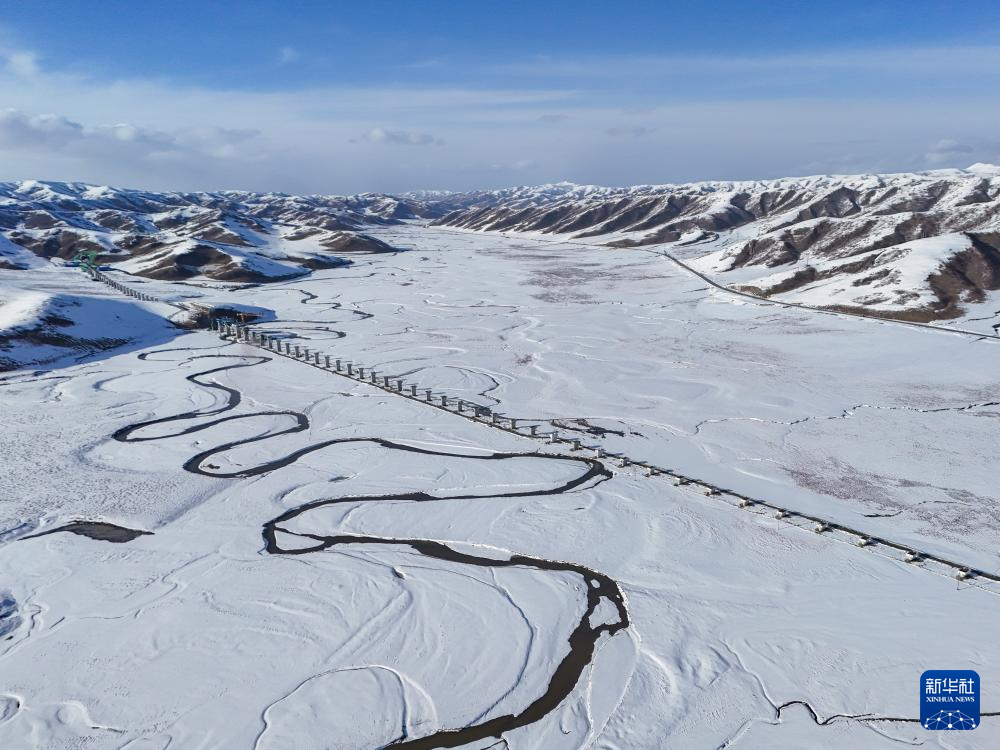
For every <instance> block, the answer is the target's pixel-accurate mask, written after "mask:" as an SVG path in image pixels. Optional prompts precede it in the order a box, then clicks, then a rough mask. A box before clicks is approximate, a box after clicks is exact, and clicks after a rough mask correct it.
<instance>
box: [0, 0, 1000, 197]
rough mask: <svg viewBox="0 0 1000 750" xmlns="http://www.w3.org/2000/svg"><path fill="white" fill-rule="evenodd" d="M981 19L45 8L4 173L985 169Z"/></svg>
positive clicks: (457, 179)
mask: <svg viewBox="0 0 1000 750" xmlns="http://www.w3.org/2000/svg"><path fill="white" fill-rule="evenodd" d="M998 35H1000V4H998V3H996V2H982V1H980V0H968V1H966V2H962V3H952V2H943V1H942V2H929V1H928V0H912V1H911V2H881V3H880V2H854V1H853V0H848V1H844V2H839V3H837V4H829V3H812V2H780V1H772V2H767V3H763V2H762V3H754V4H749V3H745V2H728V0H723V1H717V2H692V1H689V2H636V1H633V2H628V3H622V4H617V5H614V4H609V3H606V2H600V3H599V2H585V1H583V0H578V1H577V2H573V3H570V2H544V3H543V2H534V3H528V2H509V1H508V2H503V3H500V2H490V3H487V2H478V3H453V2H421V3H402V2H372V1H371V0H370V1H369V2H367V3H364V4H361V3H339V2H294V1H293V0H287V1H286V2H270V1H267V2H259V1H258V2H253V3H247V2H241V3H236V2H227V1H224V0H217V1H216V2H213V3H205V2H203V1H202V2H189V1H187V0H173V1H172V2H169V3H168V2H151V3H135V2H121V1H118V0H103V1H102V2H100V3H82V2H80V3H77V2H66V0H63V1H62V2H52V1H51V0H35V2H32V3H16V4H9V5H6V7H5V8H4V14H3V16H2V18H0V156H2V157H3V161H4V163H5V165H6V167H7V169H6V170H4V171H5V174H3V176H2V179H17V178H28V177H34V178H41V179H70V180H85V181H91V182H110V183H115V184H124V185H134V186H138V187H152V188H176V189H215V188H248V189H257V190H268V189H272V190H283V191H289V192H328V193H330V192H355V191H362V190H379V191H400V190H406V189H418V188H450V189H467V188H474V187H493V186H500V185H509V184H523V183H539V182H552V181H558V180H562V179H568V180H573V181H576V182H593V183H602V184H630V183H650V182H658V183H659V182H676V181H686V180H694V179H745V178H758V177H759V178H766V177H776V176H782V175H789V174H804V173H817V172H858V171H901V170H916V169H928V168H940V167H948V166H967V165H968V164H970V163H972V162H974V161H983V160H985V161H991V160H992V161H1000V133H997V128H996V126H995V123H996V122H997V115H998V114H1000V112H998V110H1000V102H998V101H997V97H996V95H995V92H996V91H998V90H1000V36H998Z"/></svg>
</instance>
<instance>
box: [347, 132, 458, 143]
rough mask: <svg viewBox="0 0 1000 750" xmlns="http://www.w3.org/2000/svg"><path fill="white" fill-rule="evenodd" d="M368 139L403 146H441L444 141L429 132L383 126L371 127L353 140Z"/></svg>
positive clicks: (372, 141)
mask: <svg viewBox="0 0 1000 750" xmlns="http://www.w3.org/2000/svg"><path fill="white" fill-rule="evenodd" d="M358 140H360V141H368V142H369V143H397V144H402V145H405V146H443V145H444V141H442V140H441V139H440V138H436V137H434V136H433V135H431V134H430V133H417V132H414V131H411V130H386V129H385V128H372V129H371V130H369V131H368V132H367V133H365V134H364V135H362V136H361V137H360V138H357V139H355V141H358Z"/></svg>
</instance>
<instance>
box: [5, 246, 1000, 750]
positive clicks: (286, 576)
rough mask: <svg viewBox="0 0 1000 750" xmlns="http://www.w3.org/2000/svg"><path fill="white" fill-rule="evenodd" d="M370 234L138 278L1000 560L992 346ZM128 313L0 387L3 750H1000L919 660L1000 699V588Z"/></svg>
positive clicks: (606, 265) (666, 268)
mask: <svg viewBox="0 0 1000 750" xmlns="http://www.w3.org/2000/svg"><path fill="white" fill-rule="evenodd" d="M372 235H373V236H375V237H377V238H378V239H380V240H382V241H384V242H386V243H387V244H388V245H391V246H393V247H403V248H408V250H407V251H406V252H400V253H395V254H380V255H374V256H369V257H367V258H365V259H363V260H360V259H359V260H358V261H356V262H355V263H354V265H353V266H351V267H347V268H337V269H330V270H324V271H318V272H316V273H314V274H313V275H312V276H309V277H305V278H299V279H293V280H289V281H285V282H280V283H275V284H270V285H264V286H256V287H233V286H230V285H221V284H216V283H211V282H205V283H201V282H199V284H200V285H198V284H183V283H179V282H169V281H149V280H145V279H139V278H129V277H126V276H124V275H121V274H118V275H115V277H116V278H118V279H119V280H121V281H123V282H125V283H127V284H129V285H131V286H133V287H134V288H136V289H140V290H141V291H143V292H144V293H146V294H149V295H152V296H154V297H157V298H159V299H162V300H166V301H170V302H175V303H176V302H181V301H188V302H190V301H198V302H202V303H205V304H212V305H222V304H226V305H231V306H246V309H249V307H253V308H256V309H259V310H265V311H269V313H268V314H266V315H265V316H264V317H262V318H261V319H260V322H258V323H256V324H255V325H254V328H256V329H258V330H261V331H265V332H266V331H270V332H272V333H278V332H280V333H281V335H283V336H286V337H294V338H292V340H293V341H294V342H296V343H299V344H304V345H307V346H310V347H311V348H313V349H314V350H318V351H321V352H326V353H328V354H331V355H334V356H336V357H341V358H343V359H344V360H345V361H352V362H360V363H364V364H365V365H366V366H371V367H375V368H376V369H377V370H378V371H379V372H380V373H383V374H388V375H394V376H398V377H401V378H405V379H407V381H410V382H419V383H421V384H422V385H423V386H425V387H426V388H431V389H433V390H434V392H435V393H438V394H444V395H446V396H449V397H454V398H458V399H466V400H468V401H470V402H475V403H479V404H481V405H484V406H489V407H491V408H493V409H494V410H495V411H498V412H500V413H504V414H509V415H511V416H514V417H518V418H521V419H525V420H532V421H534V422H536V423H538V424H543V425H552V426H554V427H555V428H557V429H559V430H560V431H561V432H562V433H563V434H565V435H569V436H572V435H576V436H578V437H579V438H580V439H581V440H582V441H583V442H584V443H586V444H591V443H594V442H600V443H601V444H602V445H604V446H605V447H606V448H607V449H608V450H609V451H613V452H622V453H626V454H628V455H630V456H632V457H633V458H636V459H642V460H647V461H651V462H653V463H656V464H658V465H663V466H668V467H671V468H673V469H676V470H677V471H678V472H682V473H684V474H686V475H690V476H695V477H699V478H701V479H704V480H706V481H710V482H712V483H714V484H716V485H719V486H723V487H729V488H732V489H734V490H738V491H740V492H743V493H745V494H747V495H751V496H754V497H759V498H761V499H766V500H769V501H774V502H777V503H780V504H782V505H783V506H786V507H789V508H792V509H795V510H798V511H801V512H803V513H811V514H815V515H818V516H822V517H824V518H829V519H831V520H834V521H837V522H841V523H844V524H846V525H849V526H851V527H854V528H858V529H862V530H865V531H867V532H868V533H871V534H873V535H879V536H882V537H885V538H889V539H893V540H896V541H899V542H900V543H903V544H907V545H912V546H914V547H918V548H920V549H924V550H927V551H928V552H932V553H934V554H940V555H942V556H944V557H948V558H950V559H956V560H960V561H962V562H964V563H967V564H969V565H973V566H975V567H978V568H981V569H983V570H987V571H996V570H997V568H998V558H997V549H998V542H1000V511H998V506H997V502H998V499H1000V498H998V496H997V490H996V482H995V481H993V478H992V477H993V475H994V471H993V470H992V468H993V467H992V464H993V452H994V448H995V446H996V445H997V442H998V437H1000V422H998V420H997V417H998V416H1000V408H998V406H997V402H1000V395H998V394H997V389H996V377H995V373H996V372H998V371H1000V343H998V342H995V341H991V340H987V339H983V338H977V337H974V336H964V335H961V334H957V333H948V332H938V331H932V330H921V329H917V328H911V327H904V326H900V325H896V324H893V323H889V322H880V321H876V320H866V319H856V318H851V317H835V316H830V315H825V314H819V313H813V312H811V311H808V310H796V309H787V308H783V307H779V306H774V305H768V304H756V303H753V302H752V301H749V300H747V299H743V298H739V297H735V296H733V295H730V294H727V293H726V292H724V291H721V290H718V289H714V288H711V287H707V286H706V285H705V284H704V282H702V281H701V280H700V279H699V278H697V277H695V276H692V275H691V274H689V273H687V272H686V271H685V270H684V269H682V268H679V267H677V266H676V265H674V264H671V263H669V262H668V261H666V260H665V259H664V258H662V257H659V256H657V255H655V254H651V253H647V252H643V251H641V250H634V249H631V250H630V249H617V250H613V249H608V248H601V247H584V246H579V245H573V244H560V243H558V242H541V241H537V240H532V239H525V238H517V237H503V236H499V235H482V234H474V233H464V232H456V231H453V230H446V229H432V228H425V227H417V226H404V227H393V228H381V229H377V230H373V231H372ZM0 273H3V274H4V275H3V276H2V277H0V283H2V284H3V287H2V288H3V290H4V294H5V295H8V296H10V297H11V298H12V299H17V298H20V297H24V296H30V295H35V296H36V297H37V296H38V295H53V294H58V295H62V297H61V298H63V299H66V298H71V299H72V300H82V302H80V303H78V304H77V303H74V306H73V308H72V309H77V310H86V309H90V307H88V305H90V306H91V307H93V306H94V305H91V302H92V301H94V302H100V303H101V304H100V305H97V309H100V310H104V309H111V310H112V312H111V313H109V315H110V317H109V322H108V323H107V327H108V328H110V329H113V328H114V326H115V325H116V324H115V323H114V319H115V316H118V315H119V313H118V312H117V308H109V305H110V304H111V302H114V303H115V304H119V305H121V306H123V307H127V308H132V309H134V311H135V313H136V315H137V316H138V315H142V316H147V317H148V318H150V319H151V320H156V319H157V316H163V315H167V314H172V313H171V311H172V310H173V308H169V307H168V305H164V304H162V303H141V304H140V303H130V302H129V303H126V302H122V301H121V300H123V299H124V298H122V297H120V296H119V295H117V294H115V293H114V292H112V291H111V290H109V289H108V288H107V287H105V286H103V285H99V284H95V283H93V282H90V281H87V280H86V279H84V278H82V277H79V273H78V272H76V273H74V272H73V271H71V270H69V269H45V270H41V271H35V270H29V271H17V272H0ZM113 275H114V274H113ZM65 314H69V313H65ZM124 317H126V318H127V317H128V313H126V314H125V315H124ZM91 324H93V321H91ZM134 328H135V325H134V322H133V323H132V325H131V327H130V328H129V336H130V337H131V338H130V341H131V343H130V344H127V345H124V346H120V347H119V348H112V349H108V350H107V351H98V352H96V353H95V352H94V351H88V352H83V353H75V356H76V355H79V356H77V359H76V360H74V359H73V358H69V357H66V358H64V359H62V360H57V361H54V362H52V363H51V364H50V365H47V369H45V370H39V371H37V372H36V371H30V370H23V369H22V370H16V371H13V372H9V373H6V374H5V375H4V376H3V379H2V380H0V404H2V409H3V415H4V427H5V430H4V431H3V434H2V437H0V440H2V447H3V450H4V453H3V455H4V459H3V460H4V468H5V470H6V471H5V474H6V475H7V476H9V477H10V479H9V480H7V481H5V483H4V488H3V490H2V492H3V495H2V497H0V530H2V535H0V747H4V748H8V747H10V748H35V747H39V748H77V747H87V748H116V749H118V748H129V749H130V750H140V749H141V750H165V749H166V748H168V747H170V748H256V749H259V750H277V749H278V748H281V749H288V750H291V749H292V748H296V749H297V748H338V749H339V748H345V749H346V748H366V749H367V748H381V747H408V748H437V747H463V748H470V749H471V748H476V749H480V750H485V748H491V747H495V748H504V747H508V748H539V749H541V750H549V749H550V748H552V749H555V750H561V749H562V748H567V749H569V748H584V747H593V748H601V749H603V750H625V749H626V748H668V747H670V748H673V747H676V748H702V747H706V748H717V747H727V748H741V747H743V748H760V747H767V748H784V747H787V748H801V747H810V748H812V747H831V748H836V747H848V746H850V747H861V748H869V747H871V748H881V747H893V746H898V745H900V744H909V745H922V746H930V747H949V748H951V747H968V748H974V747H990V746H995V745H997V744H998V743H1000V717H986V718H984V721H983V723H982V725H981V726H980V727H979V728H977V729H976V730H975V731H974V732H962V733H948V734H947V735H943V734H942V733H935V732H928V731H925V730H923V729H922V728H921V727H920V726H919V724H918V723H915V721H914V719H915V718H916V717H917V715H918V712H919V709H918V705H917V699H916V696H917V689H918V684H919V683H918V681H919V677H920V674H921V673H922V672H923V671H924V670H927V669H976V670H978V671H979V672H980V674H981V676H982V677H983V710H984V711H986V712H995V711H997V710H1000V697H998V695H997V692H996V687H995V686H996V684H997V681H996V675H995V673H994V670H995V665H996V664H998V663H1000V644H998V643H997V641H996V638H995V634H996V632H997V627H998V624H1000V597H998V596H997V595H996V593H994V590H992V589H991V588H990V587H980V586H977V585H976V584H975V582H974V581H971V582H970V581H965V582H960V581H956V580H954V579H952V578H948V577H944V576H941V575H936V574H934V572H933V571H931V570H928V569H926V568H925V567H923V566H921V565H913V564H906V563H903V562H900V561H897V560H892V559H888V558H886V557H884V556H881V555H878V554H872V553H871V552H870V551H868V550H866V549H859V548H856V547H854V546H850V545H847V544H842V543H838V542H837V541H836V540H835V539H834V538H832V537H830V536H828V535H823V534H813V533H810V532H808V531H803V530H801V529H799V528H796V527H794V526H790V525H788V524H785V523H781V522H779V521H777V520H776V519H774V518H771V517H769V516H765V515H759V514H754V513H748V512H746V511H745V510H741V509H737V508H734V507H732V506H730V505H727V504H724V503H720V502H718V501H716V500H714V499H712V498H706V497H703V496H701V495H698V494H696V493H692V492H690V491H688V490H686V489H684V488H683V487H674V486H672V485H671V484H670V483H668V482H665V481H659V480H652V479H648V478H646V477H644V476H642V475H641V473H640V472H636V471H634V470H629V469H621V468H620V467H618V466H617V465H615V464H614V463H613V462H610V461H607V460H605V459H601V458H598V457H594V456H591V455H590V454H584V453H583V452H573V451H569V450H568V449H567V448H565V447H563V446H551V447H549V446H546V445H545V444H543V443H540V442H539V441H537V440H531V439H529V438H527V437H524V436H517V435H515V434H511V433H508V432H503V431H499V430H495V429H492V428H490V427H488V426H486V425H483V424H478V423H475V422H472V421H469V420H467V419H463V418H461V417H459V416H457V415H455V414H451V413H448V412H446V411H443V410H441V409H435V408H431V407H429V406H427V405H425V404H421V403H419V401H415V400H410V399H403V398H400V397H399V396H398V395H393V394H391V393H388V392H386V391H384V390H380V389H376V388H373V387H371V386H369V385H365V384H363V383H359V382H356V381H353V380H349V379H347V378H343V377H338V376H336V375H333V374H331V373H327V372H323V371H321V370H319V369H316V368H313V367H309V366H307V365H305V364H304V363H301V362H295V361H292V360H290V359H287V358H282V357H275V356H272V355H268V354H267V353H266V352H263V351H262V350H261V349H259V348H257V347H252V346H249V345H246V344H241V343H232V342H229V341H223V340H220V339H219V338H218V336H217V335H214V334H211V333H208V332H204V331H200V332H181V331H176V332H174V333H171V332H169V330H168V329H167V328H166V327H163V326H155V327H153V326H151V328H150V331H149V336H148V339H147V340H143V338H142V335H141V334H138V335H137V334H135V332H134ZM104 335H105V336H106V337H111V338H113V337H114V332H113V330H108V331H106V332H105V333H104ZM79 521H90V522H94V523H92V524H91V525H90V526H80V525H79V524H77V525H76V526H73V527H71V528H70V529H69V530H68V531H72V532H74V533H68V531H59V529H60V528H62V527H64V526H66V525H67V524H72V523H74V522H79ZM100 524H105V525H104V526H101V525H100ZM116 528H117V531H116ZM138 531H146V532H151V533H147V534H138V533H136V532H138ZM48 532H54V533H48Z"/></svg>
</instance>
